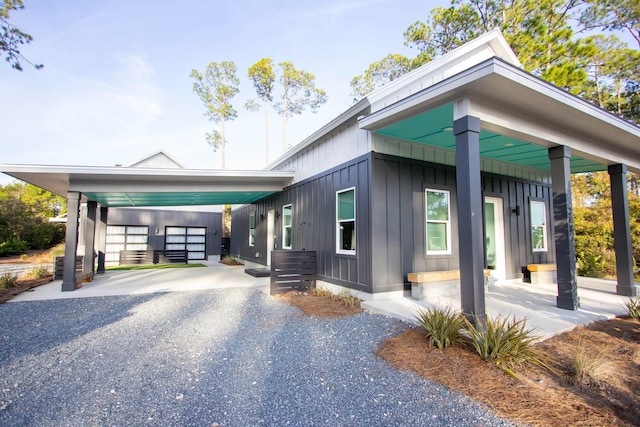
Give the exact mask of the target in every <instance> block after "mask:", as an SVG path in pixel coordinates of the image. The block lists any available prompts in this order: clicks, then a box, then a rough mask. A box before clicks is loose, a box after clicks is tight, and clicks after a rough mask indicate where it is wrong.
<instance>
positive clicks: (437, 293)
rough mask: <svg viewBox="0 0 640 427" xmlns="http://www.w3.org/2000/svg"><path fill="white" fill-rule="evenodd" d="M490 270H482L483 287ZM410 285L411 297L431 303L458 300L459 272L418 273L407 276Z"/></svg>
mask: <svg viewBox="0 0 640 427" xmlns="http://www.w3.org/2000/svg"><path fill="white" fill-rule="evenodd" d="M490 273H491V270H486V269H485V270H484V278H485V281H484V283H485V286H487V278H488V277H489V275H490ZM407 281H409V282H410V283H411V297H412V298H413V299H416V300H419V301H429V302H432V303H443V304H447V303H450V302H451V301H452V300H455V301H459V300H460V270H442V271H420V272H415V273H409V274H407Z"/></svg>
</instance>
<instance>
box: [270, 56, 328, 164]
mask: <svg viewBox="0 0 640 427" xmlns="http://www.w3.org/2000/svg"><path fill="white" fill-rule="evenodd" d="M278 66H279V67H280V84H281V85H282V95H281V97H280V100H279V101H278V102H276V103H275V104H274V108H275V109H276V111H277V113H278V114H279V115H281V116H282V151H283V152H284V151H285V150H286V149H287V120H288V119H289V118H290V117H293V116H295V115H298V114H302V112H303V111H305V110H306V109H307V108H309V109H310V110H311V111H312V112H314V113H316V112H317V111H318V109H319V108H320V107H321V106H322V104H324V103H325V102H327V93H326V92H325V91H324V90H322V89H319V88H317V87H316V85H315V79H316V77H315V76H314V75H313V74H311V73H309V72H307V71H302V70H298V69H296V68H295V67H294V66H293V64H292V63H291V62H281V63H279V64H278Z"/></svg>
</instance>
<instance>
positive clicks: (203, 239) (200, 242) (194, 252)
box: [164, 227, 207, 260]
mask: <svg viewBox="0 0 640 427" xmlns="http://www.w3.org/2000/svg"><path fill="white" fill-rule="evenodd" d="M165 230H166V231H165V241H164V248H165V249H166V250H185V249H186V250H187V251H188V252H187V257H188V259H190V260H192V259H206V258H207V251H206V247H207V228H206V227H167V228H166V229H165Z"/></svg>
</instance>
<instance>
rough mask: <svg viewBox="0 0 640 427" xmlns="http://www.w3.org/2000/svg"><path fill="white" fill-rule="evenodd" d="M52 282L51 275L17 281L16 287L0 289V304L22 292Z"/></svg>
mask: <svg viewBox="0 0 640 427" xmlns="http://www.w3.org/2000/svg"><path fill="white" fill-rule="evenodd" d="M52 280H53V275H51V274H50V275H48V276H45V277H42V278H40V279H18V286H16V287H14V288H10V289H0V304H4V303H5V302H7V301H9V300H10V299H11V298H13V297H15V296H16V295H18V294H21V293H22V292H27V291H29V290H30V289H33V288H35V287H37V286H40V285H44V284H46V283H49V282H51V281H52Z"/></svg>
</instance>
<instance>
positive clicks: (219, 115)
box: [190, 61, 240, 169]
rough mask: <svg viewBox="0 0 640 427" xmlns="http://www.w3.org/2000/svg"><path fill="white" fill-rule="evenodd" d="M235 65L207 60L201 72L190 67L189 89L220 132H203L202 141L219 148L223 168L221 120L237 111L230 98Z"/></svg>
mask: <svg viewBox="0 0 640 427" xmlns="http://www.w3.org/2000/svg"><path fill="white" fill-rule="evenodd" d="M236 71H237V67H236V64H235V63H234V62H233V61H231V62H228V61H223V62H221V63H219V64H218V63H217V62H211V63H210V64H209V65H207V69H206V70H205V72H204V74H203V73H201V72H199V71H198V70H196V69H193V70H191V74H190V77H191V78H192V79H194V83H193V91H194V92H195V93H196V94H197V95H198V97H200V100H201V101H202V104H203V105H204V107H205V113H204V115H205V117H207V119H208V120H210V121H212V122H214V123H220V124H221V126H220V128H221V129H220V132H218V131H217V130H214V131H213V132H211V133H207V134H206V141H207V143H208V144H209V145H211V146H212V147H213V148H214V150H217V149H218V148H220V149H221V156H222V169H224V168H225V156H224V148H225V144H226V138H225V131H224V125H225V122H227V121H230V120H233V119H235V118H236V117H238V112H237V111H236V109H235V108H233V105H232V104H231V100H232V99H233V97H235V96H236V95H237V94H238V92H239V89H238V86H239V85H240V79H238V77H237V76H236Z"/></svg>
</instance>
